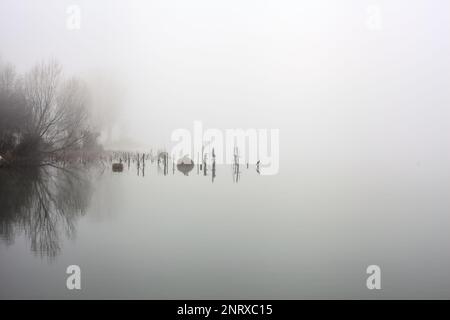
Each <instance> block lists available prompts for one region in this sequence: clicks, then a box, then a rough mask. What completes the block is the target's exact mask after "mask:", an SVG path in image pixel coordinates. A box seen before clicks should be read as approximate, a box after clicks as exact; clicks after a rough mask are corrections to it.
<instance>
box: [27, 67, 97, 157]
mask: <svg viewBox="0 0 450 320" xmlns="http://www.w3.org/2000/svg"><path fill="white" fill-rule="evenodd" d="M61 73H62V72H61V66H60V65H59V64H58V63H57V62H56V61H50V62H49V63H40V64H38V65H37V66H35V67H34V68H33V69H32V70H31V71H30V72H29V73H28V74H27V75H26V76H25V82H24V91H25V97H26V100H27V104H28V106H29V108H30V110H31V114H32V116H31V122H30V123H29V125H28V132H29V135H28V138H29V139H31V140H33V143H37V142H38V141H39V142H40V143H41V145H40V152H41V153H46V154H49V153H55V152H59V151H62V150H66V149H69V148H72V147H75V146H77V145H78V144H79V143H80V142H81V140H82V138H83V132H85V131H86V129H87V125H88V124H87V119H88V113H87V103H88V93H87V88H86V86H85V85H83V84H82V83H81V82H80V81H79V80H76V79H75V78H72V79H69V80H63V79H62V74H61ZM37 140H38V141H37Z"/></svg>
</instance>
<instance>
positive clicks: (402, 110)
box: [0, 0, 450, 161]
mask: <svg viewBox="0 0 450 320" xmlns="http://www.w3.org/2000/svg"><path fill="white" fill-rule="evenodd" d="M73 4H74V5H78V6H79V8H80V9H81V25H80V26H81V28H80V29H79V30H69V29H68V28H67V27H66V22H67V18H68V14H67V13H66V10H67V7H68V6H69V5H73ZM374 6H375V7H374ZM377 10H380V11H379V12H380V13H381V16H380V18H381V19H380V20H379V27H380V28H374V27H373V24H371V23H372V22H373V19H376V18H377V17H376V11H377ZM374 12H375V16H374ZM375 25H376V24H375ZM371 26H372V27H371ZM0 56H1V57H2V58H3V60H7V61H10V62H12V63H14V64H15V65H16V66H17V68H18V69H19V70H20V71H25V70H27V69H28V68H30V67H31V66H32V65H33V64H34V63H35V62H36V61H38V60H41V59H47V58H50V57H55V58H57V59H58V60H59V61H60V62H61V63H62V65H63V66H64V68H65V70H66V71H67V73H71V74H78V75H82V76H86V77H90V76H92V74H97V73H103V74H107V77H109V78H111V79H114V81H115V82H117V84H119V85H120V87H121V88H122V89H123V92H122V91H121V92H120V95H121V98H122V99H120V104H121V106H122V111H123V112H122V115H121V119H120V121H119V122H118V127H120V128H122V132H123V134H124V135H127V136H128V137H129V138H130V139H132V140H134V141H136V142H137V143H138V144H139V145H142V146H154V145H159V146H162V145H169V142H170V133H171V132H172V130H174V129H176V128H182V127H184V128H188V129H189V128H192V123H193V121H194V120H201V121H203V123H204V126H205V127H215V128H219V129H227V128H279V129H280V138H281V141H282V145H281V147H282V148H284V149H282V150H281V155H283V150H285V151H286V150H291V151H289V152H293V151H292V149H294V150H296V151H295V152H293V153H292V154H293V155H294V156H295V155H301V154H304V153H308V154H314V153H315V152H316V154H317V155H318V156H319V155H320V154H321V152H322V151H319V150H323V149H327V150H329V151H328V152H330V154H333V156H337V155H338V154H347V155H348V154H349V153H348V152H350V153H353V154H355V152H356V151H355V150H360V151H361V150H362V151H361V152H362V153H364V152H369V153H371V154H384V155H386V154H387V153H388V152H399V150H403V149H402V148H407V150H408V152H407V153H406V152H405V154H402V155H404V156H407V154H409V153H411V152H412V153H413V154H415V155H416V156H417V158H420V157H426V156H430V155H431V157H436V156H439V157H442V156H444V158H445V159H449V158H450V157H449V151H448V147H449V145H450V144H449V143H450V138H449V137H450V129H449V128H450V111H449V109H450V107H449V106H450V93H449V88H450V63H449V60H450V59H449V57H450V2H449V1H447V0H433V1H429V0H420V1H419V0H389V1H387V0H386V1H375V0H374V1H361V0H345V1H335V0H314V1H312V0H309V1H294V0H292V1H286V0H277V1H275V0H270V1H269V0H239V1H238V0H227V1H218V0H190V1H186V0H164V1H163V0H158V1H149V0H145V1H144V0H143V1H136V0H134V1H125V0H121V1H117V0H116V1H112V0H95V1H92V0H86V1H75V0H74V1H61V0H54V1H51V0H39V1H33V0H28V1H25V0H1V1H0ZM116 94H117V92H116ZM330 150H331V151H330ZM332 150H335V152H334V153H333V151H332ZM338 150H340V151H339V152H340V153H339V152H338ZM343 150H344V151H345V150H346V151H348V152H347V153H345V152H341V151H343ZM284 154H286V152H285V153H284ZM418 161H419V160H418Z"/></svg>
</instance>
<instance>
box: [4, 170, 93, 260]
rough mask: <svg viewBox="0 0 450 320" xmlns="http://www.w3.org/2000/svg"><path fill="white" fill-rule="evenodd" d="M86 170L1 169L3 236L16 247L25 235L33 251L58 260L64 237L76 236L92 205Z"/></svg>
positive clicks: (90, 185)
mask: <svg viewBox="0 0 450 320" xmlns="http://www.w3.org/2000/svg"><path fill="white" fill-rule="evenodd" d="M89 172H90V170H86V169H85V168H83V169H80V168H75V167H73V168H56V167H48V166H47V167H37V168H26V169H23V168H21V169H20V170H13V171H11V170H0V203H1V204H2V206H1V211H0V237H1V238H2V240H4V241H5V242H7V243H9V244H12V243H13V242H14V240H15V238H16V236H18V235H19V234H22V233H24V234H25V236H26V238H27V240H29V242H30V247H31V250H32V251H33V252H34V253H35V254H37V255H40V256H41V257H45V256H46V257H48V258H54V257H55V256H57V255H58V254H59V253H60V251H61V247H60V242H61V237H62V236H66V237H68V238H73V237H75V234H76V228H75V224H76V222H77V219H78V218H79V217H81V216H83V215H84V214H85V212H86V209H87V207H88V205H89V202H90V199H91V194H92V184H91V181H90V178H89Z"/></svg>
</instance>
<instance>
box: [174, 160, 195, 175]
mask: <svg viewBox="0 0 450 320" xmlns="http://www.w3.org/2000/svg"><path fill="white" fill-rule="evenodd" d="M177 169H178V171H180V172H183V174H184V175H185V176H187V175H188V174H189V172H190V171H191V170H192V169H194V161H192V159H190V158H189V157H188V156H184V157H183V158H181V159H179V160H178V161H177Z"/></svg>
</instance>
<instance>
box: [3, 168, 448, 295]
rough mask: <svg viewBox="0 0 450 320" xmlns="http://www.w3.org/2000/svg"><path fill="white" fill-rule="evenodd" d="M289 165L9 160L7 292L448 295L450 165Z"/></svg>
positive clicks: (5, 228)
mask: <svg viewBox="0 0 450 320" xmlns="http://www.w3.org/2000/svg"><path fill="white" fill-rule="evenodd" d="M288 168H290V169H288ZM282 169H283V170H281V171H280V173H279V174H278V175H274V176H262V175H259V174H258V173H257V172H256V169H255V167H254V166H250V167H249V168H248V169H247V168H246V167H245V166H242V167H241V169H240V170H241V173H240V177H239V179H238V181H237V182H236V177H235V176H234V175H233V170H232V167H231V166H225V165H221V166H218V167H217V170H216V177H215V179H214V181H212V175H211V172H210V171H209V172H208V173H207V176H204V175H203V173H202V172H200V173H199V174H197V170H196V168H194V169H193V170H192V171H191V172H190V173H189V175H188V176H186V175H184V174H183V173H181V172H179V171H177V170H175V172H173V171H172V167H170V169H169V171H168V174H167V175H164V174H163V172H162V171H161V170H158V167H157V165H156V164H152V165H150V164H148V165H147V166H146V170H145V176H142V173H140V175H139V176H138V175H137V169H136V167H135V166H134V165H133V164H132V165H131V167H130V169H128V168H127V166H125V169H124V172H122V173H113V172H112V171H111V168H110V165H108V166H106V167H105V168H98V167H95V168H83V169H81V170H69V171H66V170H59V169H55V168H46V169H42V170H28V171H21V172H15V173H14V172H8V171H5V170H3V171H2V172H0V173H1V177H0V205H1V206H0V228H1V229H0V298H2V299H9V298H33V299H34V298H63V299H78V298H88V299H90V298H102V299H103V298H125V299H127V298H137V299H166V298H167V299H197V298H198V299H215V298H218V299H219V298H220V299H231V298H233V299H238V298H253V299H264V298H270V299H278V298H279V299H282V298H286V299H301V298H450V274H449V270H450V232H449V226H450V218H449V216H450V215H449V208H450V201H449V197H448V181H449V180H448V178H449V173H448V172H442V171H439V169H436V168H433V167H426V168H425V167H424V166H420V165H419V164H416V163H412V164H406V165H405V164H401V167H400V166H399V167H394V168H390V169H389V168H384V169H383V170H384V171H381V168H378V169H379V170H378V171H376V172H374V171H371V170H368V168H364V167H363V166H359V167H358V166H354V167H352V168H343V167H340V168H336V167H334V168H331V167H328V168H327V167H325V168H324V167H320V166H318V165H316V164H313V163H311V164H310V165H303V166H302V167H301V168H299V167H296V166H295V165H294V164H290V165H285V166H282ZM380 172H382V174H380ZM72 264H76V265H79V266H80V267H81V275H82V290H79V291H77V290H73V291H69V290H67V289H66V278H67V274H66V268H67V266H69V265H72ZM371 264H376V265H379V266H380V267H381V271H382V283H381V285H382V290H379V291H376V290H368V289H367V288H366V278H367V276H368V275H367V274H366V268H367V266H369V265H371Z"/></svg>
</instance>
